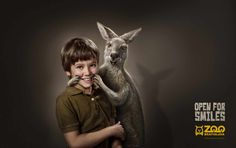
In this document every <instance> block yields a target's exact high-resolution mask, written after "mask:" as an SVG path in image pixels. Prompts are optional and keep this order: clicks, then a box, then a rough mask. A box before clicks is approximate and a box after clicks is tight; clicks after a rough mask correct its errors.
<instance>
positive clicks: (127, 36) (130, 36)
mask: <svg viewBox="0 0 236 148" xmlns="http://www.w3.org/2000/svg"><path fill="white" fill-rule="evenodd" d="M141 30H142V28H138V29H136V30H133V31H130V32H128V33H125V34H123V35H122V36H120V37H121V38H122V39H123V40H125V42H126V43H127V44H128V43H130V42H132V41H133V39H134V37H136V36H137V35H138V33H139V32H140V31H141Z"/></svg>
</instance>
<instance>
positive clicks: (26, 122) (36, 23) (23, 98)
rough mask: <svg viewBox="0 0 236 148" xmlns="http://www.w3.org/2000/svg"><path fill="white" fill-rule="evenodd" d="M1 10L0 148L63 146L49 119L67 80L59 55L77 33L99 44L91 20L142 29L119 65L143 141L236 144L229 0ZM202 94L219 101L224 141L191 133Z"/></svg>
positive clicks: (18, 5) (15, 5)
mask: <svg viewBox="0 0 236 148" xmlns="http://www.w3.org/2000/svg"><path fill="white" fill-rule="evenodd" d="M0 8H1V9H0V17H1V18H0V19H1V23H0V26H1V27H0V31H1V32H0V34H1V38H0V39H1V42H0V49H1V54H0V55H1V58H0V60H1V62H0V63H1V82H2V83H1V107H0V112H1V113H0V121H1V131H2V132H1V136H0V147H33V148H36V147H39V148H42V147H45V148H47V147H50V148H60V147H61V148H62V147H66V145H65V142H64V139H63V136H62V133H61V132H60V130H59V128H58V127H57V122H56V118H55V99H56V97H57V95H58V94H59V93H60V92H61V91H62V90H63V89H64V87H65V85H66V81H67V78H66V76H65V74H64V72H63V70H62V67H61V63H60V57H59V53H60V49H61V47H62V46H63V44H64V43H65V42H66V41H67V40H68V39H69V38H71V37H75V36H85V37H88V38H90V39H92V40H93V41H94V42H95V43H96V44H97V45H98V47H99V49H100V50H101V52H103V47H104V44H105V42H104V40H103V39H102V37H101V36H100V34H99V32H98V29H97V26H96V22H97V21H99V22H101V23H103V24H104V25H107V26H109V27H110V28H112V29H113V30H114V31H115V32H116V33H117V34H119V35H121V34H123V33H125V32H128V31H130V30H133V29H136V28H138V27H142V28H143V30H142V31H141V33H140V34H139V36H138V37H137V38H136V39H135V40H134V42H132V43H131V44H130V46H129V57H128V61H127V63H126V68H127V69H128V71H129V72H130V74H131V75H132V76H133V78H134V81H135V83H136V85H137V87H138V89H139V91H140V95H141V97H142V100H141V101H142V103H143V108H144V113H145V121H146V132H147V134H146V141H147V148H149V147H158V148H160V147H163V148H180V147H181V148H189V147H191V148H195V147H196V148H197V147H214V148H221V147H222V148H233V147H235V146H236V142H235V139H236V137H235V132H236V130H235V124H236V123H235V121H236V120H235V115H233V114H234V112H235V111H236V110H235V99H236V87H235V85H236V84H235V81H236V79H235V78H236V69H235V68H236V67H235V61H236V60H235V59H236V51H235V30H234V29H235V28H234V26H235V23H234V15H233V10H234V1H233V0H231V1H230V0H195V1H193V0H188V1H175V0H156V1H150V0H145V1H137V0H136V1H102V0H100V1H96V2H93V1H87V2H85V1H56V2H53V1H47V2H43V1H39V2H37V1H29V2H26V1H7V2H1V5H0ZM101 58H102V56H101ZM201 101H205V102H207V101H215V102H216V101H223V102H225V103H226V122H225V123H222V124H224V125H225V126H226V130H227V131H226V136H225V137H224V139H218V140H217V139H203V138H202V137H195V135H194V126H195V124H196V123H194V108H193V104H194V102H201ZM200 124H201V123H200ZM216 124H218V123H216ZM233 140H234V141H233Z"/></svg>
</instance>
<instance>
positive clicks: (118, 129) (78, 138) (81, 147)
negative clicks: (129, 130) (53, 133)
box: [64, 122, 124, 148]
mask: <svg viewBox="0 0 236 148" xmlns="http://www.w3.org/2000/svg"><path fill="white" fill-rule="evenodd" d="M123 134H124V129H123V127H122V125H120V122H118V123H117V124H115V125H113V126H109V127H106V128H104V129H101V130H99V131H96V132H91V133H84V134H80V133H79V132H78V131H72V132H68V133H65V134H64V137H65V139H66V141H67V143H68V145H69V147H72V148H73V147H76V148H85V147H86V148H87V147H94V146H96V145H98V144H99V143H101V142H102V141H104V140H106V139H107V138H109V137H112V136H114V137H117V138H122V139H123Z"/></svg>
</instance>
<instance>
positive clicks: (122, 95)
mask: <svg viewBox="0 0 236 148" xmlns="http://www.w3.org/2000/svg"><path fill="white" fill-rule="evenodd" d="M95 79H96V80H95V81H96V83H97V84H98V85H99V86H100V87H101V89H102V90H103V91H104V92H105V94H106V95H107V97H108V99H109V101H110V102H111V103H112V104H113V105H115V106H120V105H123V104H124V103H125V102H126V100H127V98H128V95H129V92H130V89H131V87H130V85H129V83H125V84H124V86H123V87H122V88H121V89H120V91H118V92H115V91H113V90H111V89H110V88H108V87H107V86H106V84H104V82H103V81H102V79H101V77H100V76H99V75H96V76H95Z"/></svg>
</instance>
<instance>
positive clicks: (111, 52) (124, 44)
mask: <svg viewBox="0 0 236 148" xmlns="http://www.w3.org/2000/svg"><path fill="white" fill-rule="evenodd" d="M97 25H98V29H99V31H100V33H101V35H102V37H103V39H104V40H106V46H105V52H104V60H105V63H106V64H111V65H112V66H118V67H120V66H123V65H124V63H125V60H126V58H127V56H128V44H129V43H130V42H132V40H133V39H134V37H135V36H137V35H138V33H139V32H140V31H141V28H139V29H136V30H133V31H130V32H128V33H125V34H123V35H121V36H118V35H117V34H116V33H115V32H114V31H112V30H111V29H110V28H108V27H106V26H104V25H102V24H101V23H99V22H97Z"/></svg>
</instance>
